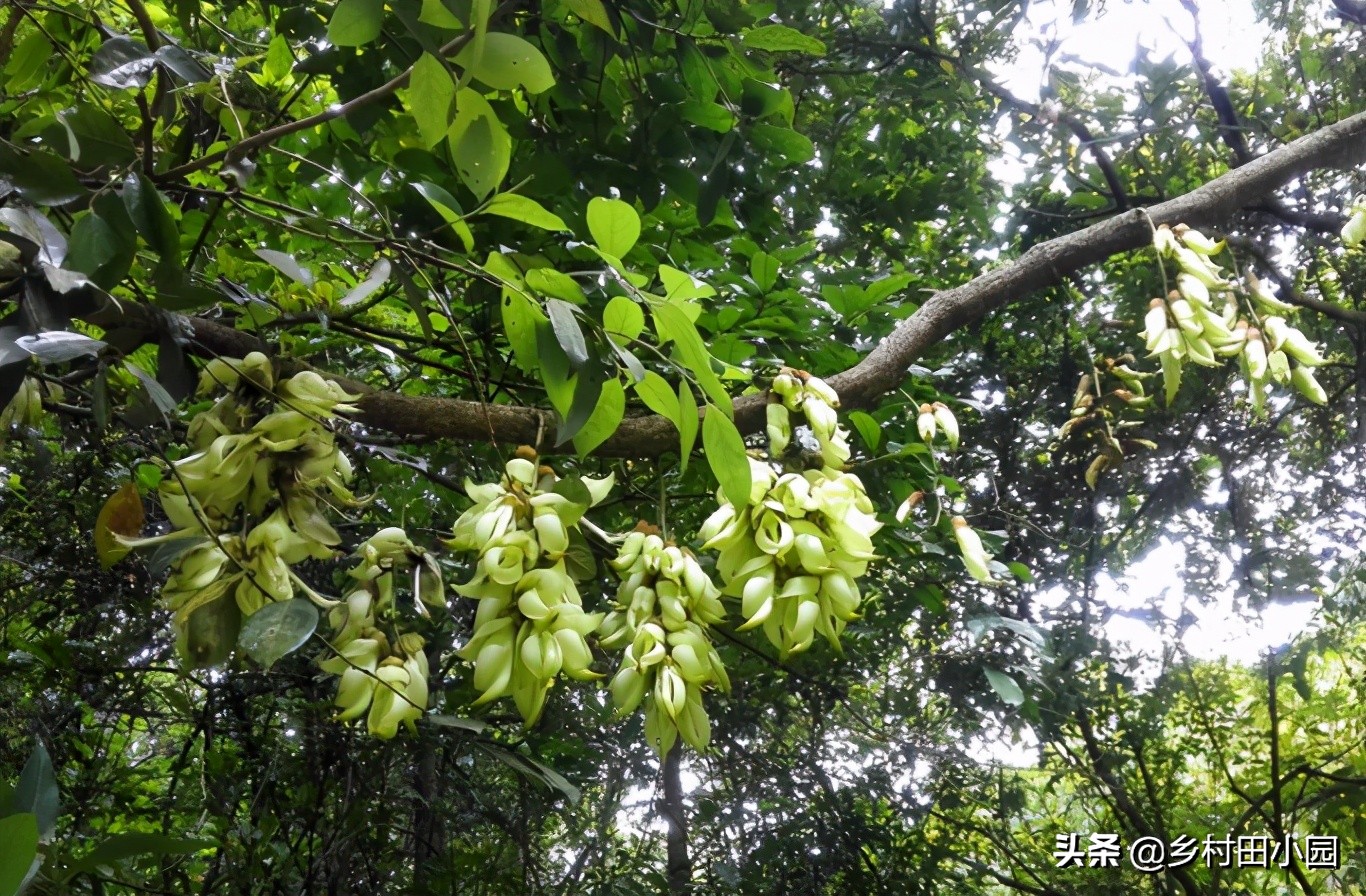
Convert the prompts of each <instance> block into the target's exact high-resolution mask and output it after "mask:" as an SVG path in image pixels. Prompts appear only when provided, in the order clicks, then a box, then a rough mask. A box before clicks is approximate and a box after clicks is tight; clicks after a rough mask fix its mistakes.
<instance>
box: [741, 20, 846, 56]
mask: <svg viewBox="0 0 1366 896" xmlns="http://www.w3.org/2000/svg"><path fill="white" fill-rule="evenodd" d="M740 41H741V42H742V43H743V44H744V45H745V46H747V47H750V48H751V49H755V50H767V51H769V52H770V53H805V54H807V55H808V56H824V55H825V44H824V43H822V42H821V41H819V40H817V39H816V38H814V37H812V36H810V35H809V34H803V33H802V32H800V31H798V30H797V29H796V28H792V27H789V26H787V25H760V26H759V27H757V28H750V29H749V30H747V31H746V32H745V33H744V34H741V35H740Z"/></svg>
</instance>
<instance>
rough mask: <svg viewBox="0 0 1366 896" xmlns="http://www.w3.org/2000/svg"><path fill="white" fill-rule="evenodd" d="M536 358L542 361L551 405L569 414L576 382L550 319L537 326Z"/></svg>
mask: <svg viewBox="0 0 1366 896" xmlns="http://www.w3.org/2000/svg"><path fill="white" fill-rule="evenodd" d="M536 358H537V360H538V361H539V362H540V367H539V369H540V374H541V382H542V383H543V384H544V385H545V394H546V397H547V398H549V399H550V405H551V407H553V408H554V409H555V410H556V411H557V412H558V413H559V415H560V417H561V418H562V419H563V418H566V417H568V416H569V409H570V407H571V406H572V405H573V404H574V382H573V379H572V376H571V374H570V370H569V358H568V357H567V356H566V355H565V353H564V349H562V348H560V343H559V341H558V340H557V339H556V338H555V330H554V328H553V327H552V326H551V325H550V323H549V321H547V322H546V323H544V324H540V325H538V326H537V327H536ZM590 407H591V405H590Z"/></svg>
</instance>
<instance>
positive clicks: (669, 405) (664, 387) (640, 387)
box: [636, 370, 682, 429]
mask: <svg viewBox="0 0 1366 896" xmlns="http://www.w3.org/2000/svg"><path fill="white" fill-rule="evenodd" d="M636 395H638V396H640V400H641V401H643V402H645V406H646V407H647V408H649V409H650V410H652V411H654V412H655V413H656V414H660V415H662V416H664V417H667V418H668V419H669V420H670V421H671V422H672V423H673V425H674V426H675V427H676V428H678V429H682V427H681V426H680V425H679V417H678V394H677V393H675V392H674V388H673V386H670V385H669V381H668V380H666V379H664V377H662V376H660V375H659V374H657V373H655V372H654V371H653V370H650V371H647V372H646V373H645V378H644V379H643V380H641V381H640V382H638V383H636Z"/></svg>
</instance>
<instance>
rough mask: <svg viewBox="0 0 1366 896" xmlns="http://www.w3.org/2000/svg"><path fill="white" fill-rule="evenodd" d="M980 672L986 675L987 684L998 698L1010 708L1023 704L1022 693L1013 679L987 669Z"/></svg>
mask: <svg viewBox="0 0 1366 896" xmlns="http://www.w3.org/2000/svg"><path fill="white" fill-rule="evenodd" d="M982 671H983V672H985V673H986V676H987V683H988V684H990V685H991V689H992V690H993V691H995V692H996V695H997V696H998V697H1000V698H1001V699H1002V700H1004V701H1005V702H1006V703H1008V704H1010V705H1011V706H1019V705H1020V704H1022V703H1024V701H1025V695H1024V691H1023V690H1021V689H1020V685H1019V684H1018V683H1017V682H1016V681H1015V679H1014V678H1012V677H1010V676H1009V675H1007V674H1006V673H1004V672H1001V671H999V670H997V669H992V668H989V667H988V668H984V669H983V670H982Z"/></svg>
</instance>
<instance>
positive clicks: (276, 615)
mask: <svg viewBox="0 0 1366 896" xmlns="http://www.w3.org/2000/svg"><path fill="white" fill-rule="evenodd" d="M317 627H318V608H317V607H315V606H313V604H311V603H309V602H308V601H306V600H303V599H300V598H296V599H294V600H284V601H280V602H278V603H272V604H266V605H265V606H264V607H262V608H261V609H259V610H257V611H256V612H255V613H253V614H251V615H250V616H249V617H247V621H246V622H245V623H243V625H242V634H241V635H239V636H238V638H237V646H238V647H241V648H242V649H243V650H245V651H246V652H247V655H248V656H250V657H251V658H252V659H254V660H256V662H258V663H260V664H261V665H262V666H264V667H265V668H267V669H269V668H270V667H271V666H273V665H275V662H276V661H277V660H279V659H280V657H282V656H284V655H286V654H289V653H293V652H294V651H296V650H298V649H299V648H300V647H302V646H303V645H304V642H305V641H307V640H308V638H309V636H310V635H312V634H313V632H314V630H315V629H317Z"/></svg>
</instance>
